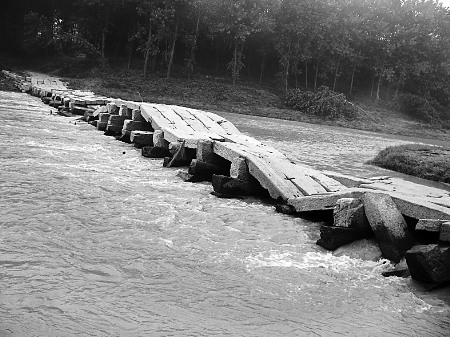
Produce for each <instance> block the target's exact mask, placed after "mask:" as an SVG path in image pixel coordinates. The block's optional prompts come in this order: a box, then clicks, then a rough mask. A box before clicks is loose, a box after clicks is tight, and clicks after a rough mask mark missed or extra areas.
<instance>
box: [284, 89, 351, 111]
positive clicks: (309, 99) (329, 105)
mask: <svg viewBox="0 0 450 337" xmlns="http://www.w3.org/2000/svg"><path fill="white" fill-rule="evenodd" d="M284 104H285V105H286V106H287V107H289V108H293V109H295V110H299V111H301V112H305V113H308V114H311V115H315V116H323V117H329V118H338V117H341V116H343V117H346V118H352V117H354V116H355V114H356V109H355V108H354V107H353V106H352V105H351V104H350V102H349V101H347V99H346V98H345V96H344V95H343V94H339V93H337V92H334V91H332V90H330V89H329V88H328V87H325V86H321V87H319V89H318V91H316V92H312V91H301V90H300V89H293V90H289V91H288V92H287V94H286V96H285V99H284Z"/></svg>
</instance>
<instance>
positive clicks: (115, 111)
mask: <svg viewBox="0 0 450 337" xmlns="http://www.w3.org/2000/svg"><path fill="white" fill-rule="evenodd" d="M106 107H107V109H108V113H110V114H111V115H118V114H119V107H118V106H117V105H116V104H115V103H108V104H106Z"/></svg>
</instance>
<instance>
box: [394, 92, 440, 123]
mask: <svg viewBox="0 0 450 337" xmlns="http://www.w3.org/2000/svg"><path fill="white" fill-rule="evenodd" d="M397 105H398V107H399V110H400V112H402V113H404V114H406V115H409V116H411V117H413V118H415V119H418V120H421V121H424V122H427V123H430V122H435V121H438V120H439V119H440V118H439V113H438V112H437V111H436V109H435V107H434V106H433V104H431V102H430V101H429V100H427V99H426V98H425V97H421V96H417V95H413V94H408V93H405V94H401V95H399V96H398V98H397Z"/></svg>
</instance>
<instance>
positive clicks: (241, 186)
mask: <svg viewBox="0 0 450 337" xmlns="http://www.w3.org/2000/svg"><path fill="white" fill-rule="evenodd" d="M211 182H212V186H213V189H214V192H216V193H218V194H221V195H230V196H232V195H233V196H234V195H247V194H248V190H249V186H248V182H246V181H243V180H240V179H236V178H231V177H227V176H223V175H217V174H213V176H212V179H211Z"/></svg>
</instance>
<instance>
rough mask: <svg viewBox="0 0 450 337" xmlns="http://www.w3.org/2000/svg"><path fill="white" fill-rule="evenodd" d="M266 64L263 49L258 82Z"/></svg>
mask: <svg viewBox="0 0 450 337" xmlns="http://www.w3.org/2000/svg"><path fill="white" fill-rule="evenodd" d="M265 66H266V51H265V50H264V51H263V54H262V60H261V72H260V73H259V84H261V82H262V78H263V73H264V67H265Z"/></svg>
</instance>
